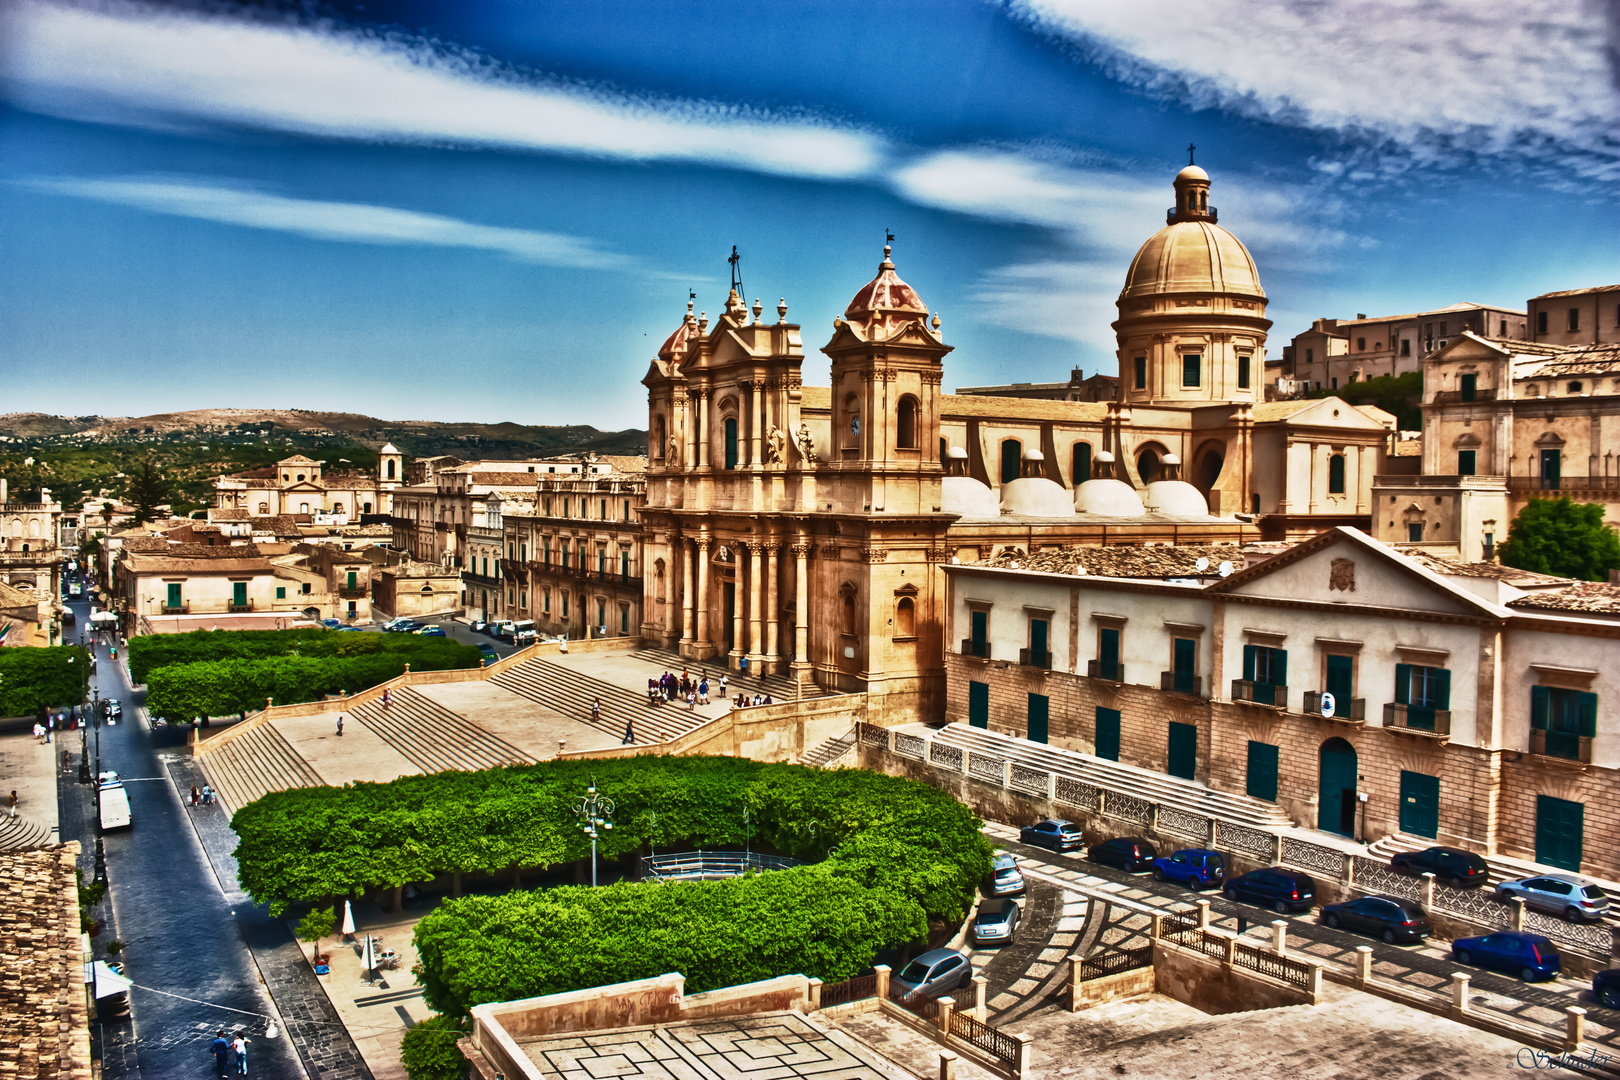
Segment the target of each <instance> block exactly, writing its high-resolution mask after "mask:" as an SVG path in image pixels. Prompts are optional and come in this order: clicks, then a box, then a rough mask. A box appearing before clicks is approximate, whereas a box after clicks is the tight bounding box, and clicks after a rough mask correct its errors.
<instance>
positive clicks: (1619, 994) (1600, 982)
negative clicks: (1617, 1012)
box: [1592, 968, 1620, 1009]
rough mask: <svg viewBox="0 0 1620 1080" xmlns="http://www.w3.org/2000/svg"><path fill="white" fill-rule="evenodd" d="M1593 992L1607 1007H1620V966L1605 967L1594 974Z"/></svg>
mask: <svg viewBox="0 0 1620 1080" xmlns="http://www.w3.org/2000/svg"><path fill="white" fill-rule="evenodd" d="M1592 994H1593V996H1594V997H1596V998H1597V999H1598V1001H1599V1002H1601V1003H1602V1005H1603V1007H1604V1008H1605V1009H1620V968H1604V969H1603V970H1602V971H1600V972H1598V973H1597V974H1596V975H1594V976H1592Z"/></svg>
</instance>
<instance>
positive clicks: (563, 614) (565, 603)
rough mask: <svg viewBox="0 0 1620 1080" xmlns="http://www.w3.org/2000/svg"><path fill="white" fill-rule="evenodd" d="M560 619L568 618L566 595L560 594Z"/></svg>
mask: <svg viewBox="0 0 1620 1080" xmlns="http://www.w3.org/2000/svg"><path fill="white" fill-rule="evenodd" d="M562 617H563V618H565V619H566V618H568V593H566V592H564V593H563V594H562Z"/></svg>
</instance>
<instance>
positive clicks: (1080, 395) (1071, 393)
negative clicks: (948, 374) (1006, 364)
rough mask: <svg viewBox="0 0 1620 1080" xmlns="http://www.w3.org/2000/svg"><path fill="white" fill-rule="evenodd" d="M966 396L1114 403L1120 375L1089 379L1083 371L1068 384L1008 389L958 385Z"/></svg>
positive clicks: (1009, 386)
mask: <svg viewBox="0 0 1620 1080" xmlns="http://www.w3.org/2000/svg"><path fill="white" fill-rule="evenodd" d="M956 392H957V393H958V394H961V395H963V396H965V397H1012V398H1031V399H1034V400H1037V401H1113V400H1114V399H1115V398H1117V397H1119V376H1117V375H1107V374H1104V373H1103V372H1100V371H1099V372H1097V373H1096V374H1095V375H1092V376H1091V377H1090V378H1089V379H1088V378H1086V377H1085V375H1084V373H1083V372H1081V370H1080V369H1079V368H1075V369H1074V370H1073V371H1072V372H1070V373H1069V381H1068V382H1053V383H1007V384H1006V385H1004V386H958V387H957V388H956Z"/></svg>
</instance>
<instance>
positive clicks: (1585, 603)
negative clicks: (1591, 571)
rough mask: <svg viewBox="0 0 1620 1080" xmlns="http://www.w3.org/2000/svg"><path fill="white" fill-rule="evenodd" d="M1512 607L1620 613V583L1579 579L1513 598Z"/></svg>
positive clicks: (1595, 613)
mask: <svg viewBox="0 0 1620 1080" xmlns="http://www.w3.org/2000/svg"><path fill="white" fill-rule="evenodd" d="M1508 607H1511V608H1532V609H1542V610H1548V611H1584V612H1587V613H1589V614H1594V615H1620V585H1609V584H1606V583H1603V582H1598V581H1577V582H1575V583H1573V584H1572V585H1570V586H1569V587H1568V588H1566V589H1559V590H1557V591H1556V592H1542V593H1533V594H1531V595H1530V596H1521V597H1520V598H1519V599H1517V600H1513V601H1510V602H1509V603H1508Z"/></svg>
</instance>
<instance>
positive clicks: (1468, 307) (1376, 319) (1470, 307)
mask: <svg viewBox="0 0 1620 1080" xmlns="http://www.w3.org/2000/svg"><path fill="white" fill-rule="evenodd" d="M1479 310H1484V311H1500V312H1502V313H1504V314H1507V315H1523V314H1524V312H1522V311H1519V310H1518V309H1517V308H1510V307H1503V306H1502V305H1501V304H1476V303H1474V302H1473V301H1472V300H1461V301H1458V302H1457V303H1455V304H1447V305H1446V306H1445V307H1437V308H1430V309H1429V310H1428V311H1413V312H1409V313H1407V314H1405V315H1375V316H1373V317H1372V318H1370V319H1340V320H1339V329H1341V330H1342V329H1344V328H1345V327H1346V326H1367V325H1371V324H1373V323H1389V322H1405V321H1406V320H1407V319H1421V318H1424V317H1425V316H1428V315H1451V314H1454V313H1456V312H1459V311H1479Z"/></svg>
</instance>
